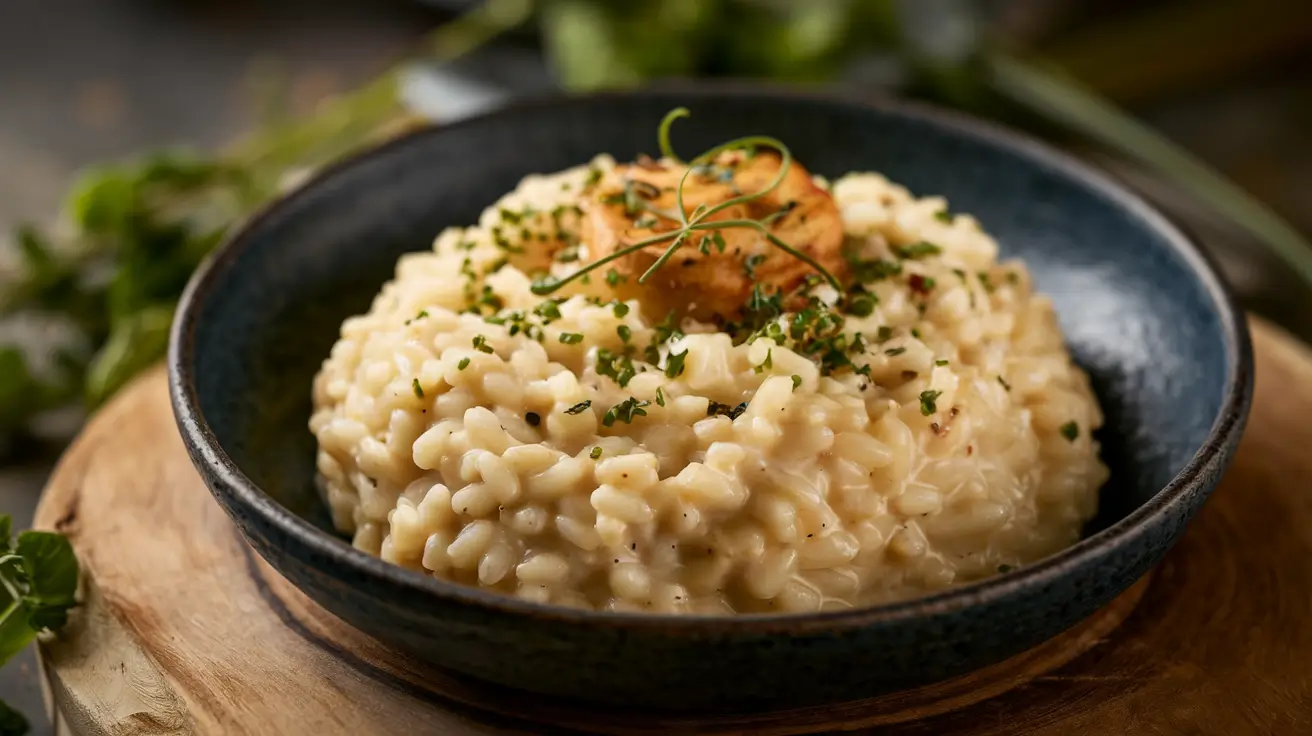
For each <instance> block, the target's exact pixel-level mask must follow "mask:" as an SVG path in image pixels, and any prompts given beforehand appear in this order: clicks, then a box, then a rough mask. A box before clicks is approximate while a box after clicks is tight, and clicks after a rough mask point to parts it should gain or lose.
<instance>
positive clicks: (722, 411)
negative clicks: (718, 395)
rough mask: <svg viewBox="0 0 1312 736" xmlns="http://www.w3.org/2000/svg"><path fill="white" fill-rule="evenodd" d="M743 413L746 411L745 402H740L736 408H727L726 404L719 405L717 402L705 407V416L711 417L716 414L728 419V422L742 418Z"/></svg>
mask: <svg viewBox="0 0 1312 736" xmlns="http://www.w3.org/2000/svg"><path fill="white" fill-rule="evenodd" d="M745 411H747V402H746V401H744V402H742V403H741V404H739V405H737V406H729V405H728V404H721V403H720V402H718V401H712V402H710V403H709V404H707V405H706V416H708V417H713V416H716V415H717V414H718V415H722V416H726V417H729V421H733V420H735V419H737V418H738V417H740V416H742V414H743V412H745Z"/></svg>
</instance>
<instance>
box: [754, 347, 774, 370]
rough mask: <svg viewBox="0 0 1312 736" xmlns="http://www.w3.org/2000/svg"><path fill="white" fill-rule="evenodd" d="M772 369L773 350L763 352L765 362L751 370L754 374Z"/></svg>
mask: <svg viewBox="0 0 1312 736" xmlns="http://www.w3.org/2000/svg"><path fill="white" fill-rule="evenodd" d="M773 367H774V350H767V351H765V360H763V361H761V364H760V365H758V366H756V367H755V368H754V369H753V370H754V371H755V372H756V373H758V374H759V373H764V372H766V371H768V370H770V369H771V368H773Z"/></svg>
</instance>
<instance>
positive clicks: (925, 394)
mask: <svg viewBox="0 0 1312 736" xmlns="http://www.w3.org/2000/svg"><path fill="white" fill-rule="evenodd" d="M942 395H943V392H942V391H934V390H932V389H931V390H929V391H921V392H920V413H921V414H923V415H924V416H931V415H933V414H934V412H936V411H938V405H937V404H936V403H935V402H936V401H938V397H940V396H942Z"/></svg>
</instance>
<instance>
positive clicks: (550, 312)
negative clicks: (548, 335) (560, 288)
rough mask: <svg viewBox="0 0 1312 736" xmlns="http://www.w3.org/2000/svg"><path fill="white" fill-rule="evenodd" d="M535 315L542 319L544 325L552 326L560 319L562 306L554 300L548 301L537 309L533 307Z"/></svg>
mask: <svg viewBox="0 0 1312 736" xmlns="http://www.w3.org/2000/svg"><path fill="white" fill-rule="evenodd" d="M533 314H536V315H537V316H539V317H541V318H542V324H544V325H545V324H551V323H552V322H554V321H555V320H558V319H560V306H559V303H558V302H557V301H556V300H554V299H548V300H547V301H545V302H542V303H541V304H538V305H537V306H536V307H533Z"/></svg>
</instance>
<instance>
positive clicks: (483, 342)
mask: <svg viewBox="0 0 1312 736" xmlns="http://www.w3.org/2000/svg"><path fill="white" fill-rule="evenodd" d="M474 349H475V350H477V351H478V352H480V353H490V352H492V346H491V345H488V344H487V338H486V337H484V336H482V335H474Z"/></svg>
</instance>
